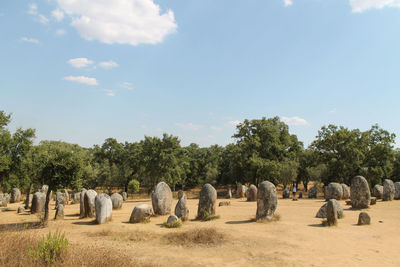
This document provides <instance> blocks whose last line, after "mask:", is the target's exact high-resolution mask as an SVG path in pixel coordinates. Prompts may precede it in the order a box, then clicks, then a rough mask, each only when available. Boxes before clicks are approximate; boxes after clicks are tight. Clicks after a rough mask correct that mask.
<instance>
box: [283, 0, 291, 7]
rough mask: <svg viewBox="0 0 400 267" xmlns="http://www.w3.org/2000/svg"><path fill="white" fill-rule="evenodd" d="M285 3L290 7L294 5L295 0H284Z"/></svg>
mask: <svg viewBox="0 0 400 267" xmlns="http://www.w3.org/2000/svg"><path fill="white" fill-rule="evenodd" d="M283 4H284V5H285V6H286V7H288V6H291V5H293V1H292V0H283Z"/></svg>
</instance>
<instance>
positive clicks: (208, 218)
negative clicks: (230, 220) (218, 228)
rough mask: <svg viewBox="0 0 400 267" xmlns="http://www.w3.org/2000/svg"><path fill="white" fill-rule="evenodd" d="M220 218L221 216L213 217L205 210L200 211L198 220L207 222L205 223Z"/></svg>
mask: <svg viewBox="0 0 400 267" xmlns="http://www.w3.org/2000/svg"><path fill="white" fill-rule="evenodd" d="M219 218H220V216H219V215H212V214H210V213H209V212H208V211H207V209H205V208H203V209H201V210H200V211H199V214H197V218H196V219H197V220H200V221H203V222H205V221H212V220H216V219H219Z"/></svg>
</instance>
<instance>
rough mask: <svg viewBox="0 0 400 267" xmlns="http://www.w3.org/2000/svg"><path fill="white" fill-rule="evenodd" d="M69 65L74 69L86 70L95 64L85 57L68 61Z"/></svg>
mask: <svg viewBox="0 0 400 267" xmlns="http://www.w3.org/2000/svg"><path fill="white" fill-rule="evenodd" d="M67 63H68V64H70V65H71V66H72V67H74V68H78V69H79V68H85V67H87V66H89V65H91V64H93V63H94V61H93V60H89V59H87V58H85V57H78V58H72V59H70V60H68V61H67Z"/></svg>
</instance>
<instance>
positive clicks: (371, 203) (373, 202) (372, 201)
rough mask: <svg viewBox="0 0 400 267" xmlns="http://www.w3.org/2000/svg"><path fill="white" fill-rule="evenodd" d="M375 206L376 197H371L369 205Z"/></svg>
mask: <svg viewBox="0 0 400 267" xmlns="http://www.w3.org/2000/svg"><path fill="white" fill-rule="evenodd" d="M375 204H376V197H371V202H370V205H375Z"/></svg>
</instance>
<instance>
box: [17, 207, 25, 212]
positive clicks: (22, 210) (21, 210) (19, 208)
mask: <svg viewBox="0 0 400 267" xmlns="http://www.w3.org/2000/svg"><path fill="white" fill-rule="evenodd" d="M24 211H25V209H24V207H22V206H19V207H18V210H17V213H23V212H24Z"/></svg>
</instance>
